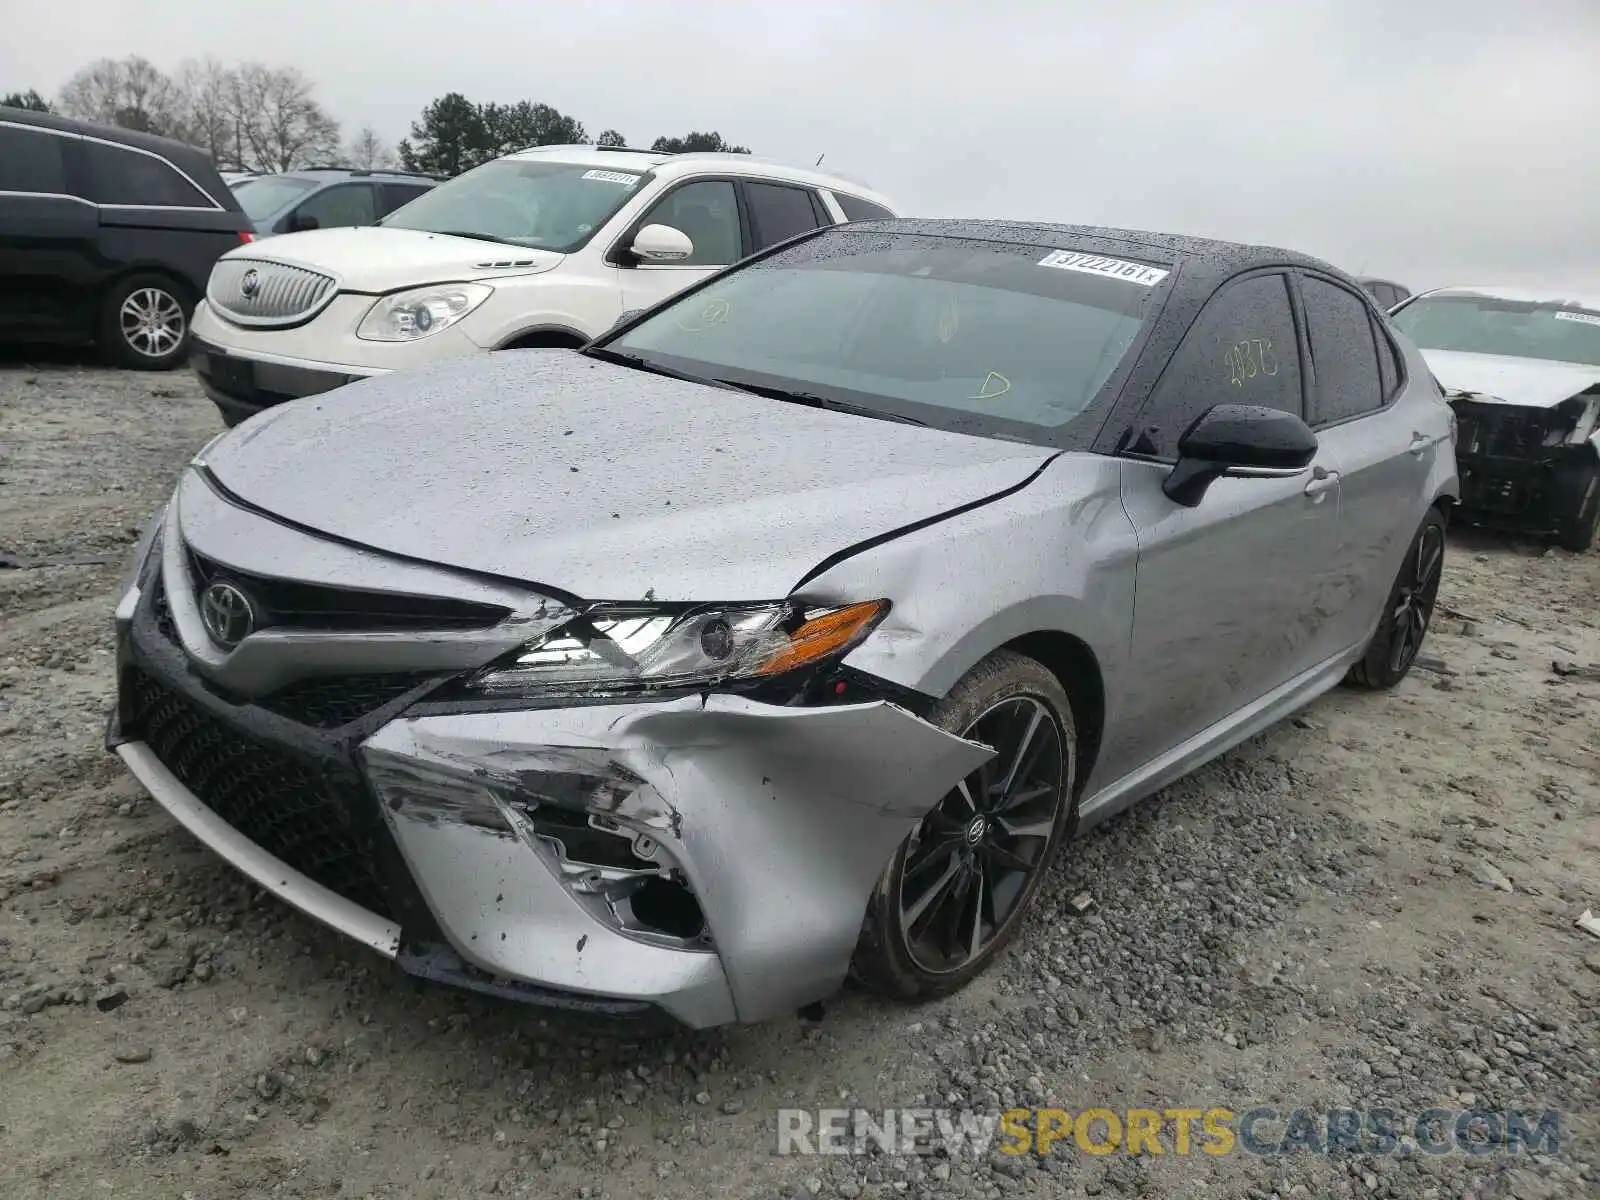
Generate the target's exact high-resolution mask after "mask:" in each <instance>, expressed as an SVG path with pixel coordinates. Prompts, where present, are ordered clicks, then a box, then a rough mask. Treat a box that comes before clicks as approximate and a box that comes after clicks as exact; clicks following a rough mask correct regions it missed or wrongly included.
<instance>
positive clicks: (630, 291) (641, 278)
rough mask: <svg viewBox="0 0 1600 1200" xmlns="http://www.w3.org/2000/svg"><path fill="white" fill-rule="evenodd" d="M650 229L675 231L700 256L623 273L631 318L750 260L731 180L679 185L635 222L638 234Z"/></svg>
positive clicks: (624, 295)
mask: <svg viewBox="0 0 1600 1200" xmlns="http://www.w3.org/2000/svg"><path fill="white" fill-rule="evenodd" d="M646 225H669V226H671V227H672V228H673V229H676V230H678V231H679V232H680V233H683V234H685V235H686V236H687V237H688V238H689V240H690V241H691V242H692V243H693V244H694V252H693V253H692V254H690V255H689V257H688V258H687V259H686V260H684V261H683V262H681V263H671V264H654V263H644V264H640V265H638V266H629V267H624V268H622V269H621V271H620V275H621V277H622V307H623V311H625V312H632V311H634V310H636V309H641V308H650V307H652V306H653V305H655V304H658V303H659V302H661V301H662V300H665V299H666V298H667V297H668V296H671V295H673V294H674V293H676V292H680V291H682V290H683V289H684V288H686V287H688V286H689V285H690V284H694V283H698V282H699V281H700V280H702V279H704V278H706V276H708V275H711V274H713V273H714V272H716V271H718V270H721V269H722V268H723V267H725V266H728V265H730V264H731V263H736V262H738V261H739V260H740V259H741V258H743V257H744V255H745V249H744V247H745V238H744V231H743V227H742V224H741V222H740V220H739V198H738V194H737V193H736V192H735V190H734V185H733V183H732V182H731V181H730V180H726V179H695V180H690V181H689V182H687V183H681V184H679V185H677V186H676V187H674V188H672V189H670V190H669V191H667V192H666V193H665V194H663V195H662V197H661V198H660V199H659V200H657V201H656V202H655V204H653V205H651V206H650V208H649V209H648V210H647V211H646V212H645V214H644V216H642V217H640V218H639V219H638V220H637V221H635V222H634V225H633V231H634V232H637V231H638V230H639V229H641V228H643V227H644V226H646Z"/></svg>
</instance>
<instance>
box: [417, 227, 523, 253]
mask: <svg viewBox="0 0 1600 1200" xmlns="http://www.w3.org/2000/svg"><path fill="white" fill-rule="evenodd" d="M428 232H429V233H437V234H438V235H439V236H440V237H459V238H471V239H472V240H473V241H475V242H493V243H494V244H495V245H497V246H516V245H517V243H516V242H508V241H506V239H505V238H497V237H495V236H494V235H493V234H488V233H474V232H473V231H472V230H470V229H430V230H429V231H428ZM522 248H523V247H518V249H522Z"/></svg>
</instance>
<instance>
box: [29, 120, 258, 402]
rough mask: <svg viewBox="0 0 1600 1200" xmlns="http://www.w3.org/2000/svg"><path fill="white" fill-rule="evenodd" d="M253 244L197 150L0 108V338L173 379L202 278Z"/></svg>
mask: <svg viewBox="0 0 1600 1200" xmlns="http://www.w3.org/2000/svg"><path fill="white" fill-rule="evenodd" d="M254 238H255V232H254V229H253V227H252V226H251V224H250V219H249V218H248V217H247V216H245V214H244V212H243V210H242V209H240V207H239V202H238V201H237V200H236V199H235V198H234V195H233V193H232V192H231V191H230V190H229V189H228V187H227V185H226V184H224V183H223V182H222V177H221V176H220V175H218V174H217V169H216V167H215V166H213V165H212V162H211V158H210V156H208V155H207V154H206V153H205V152H204V151H201V150H197V149H195V148H194V147H193V146H186V145H184V144H183V143H181V142H174V141H169V140H168V139H166V138H159V137H153V136H151V135H149V134H144V133H134V132H132V131H130V130H126V129H114V128H109V127H106V126H102V125H90V124H87V123H85V122H83V121H69V120H67V119H65V118H63V117H57V116H52V115H51V114H48V113H37V112H26V111H24V110H22V109H16V108H0V339H5V340H11V341H20V342H44V341H51V342H94V343H97V344H98V345H99V346H100V347H101V348H102V350H103V352H104V353H105V354H106V355H107V356H108V357H110V358H111V359H112V360H113V361H114V362H116V363H117V364H119V365H121V366H125V367H139V368H144V369H149V370H161V369H165V368H168V367H175V366H177V365H179V364H180V363H182V362H183V361H184V359H185V357H186V355H187V352H188V346H189V315H190V313H191V312H193V311H194V305H195V301H196V300H198V299H199V298H200V297H201V296H203V295H205V288H206V280H207V279H208V278H209V277H210V275H211V265H212V264H213V263H214V262H216V261H217V258H218V257H219V256H221V255H222V254H224V253H225V252H227V251H229V250H232V249H233V248H234V247H236V246H238V245H239V244H240V243H241V242H249V241H253V240H254Z"/></svg>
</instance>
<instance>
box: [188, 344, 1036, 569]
mask: <svg viewBox="0 0 1600 1200" xmlns="http://www.w3.org/2000/svg"><path fill="white" fill-rule="evenodd" d="M1055 453H1056V451H1053V450H1051V449H1048V448H1045V447H1040V446H1031V445H1025V444H1022V443H1018V442H1009V441H1000V440H995V439H989V438H979V437H969V436H966V435H963V434H955V433H946V432H942V431H938V430H932V429H925V428H922V427H919V426H914V425H904V424H898V423H894V422H889V421H880V420H875V419H872V418H868V417H858V416H851V415H848V414H843V413H836V412H827V411H824V410H820V409H816V408H808V407H805V406H802V405H799V404H793V403H787V402H784V401H781V400H771V399H766V398H762V397H759V396H753V395H750V394H748V393H744V392H737V391H731V390H728V389H725V388H720V387H713V386H710V385H706V384H700V383H695V382H690V381H685V380H679V379H671V378H667V377H665V376H661V375H652V374H648V373H646V372H643V371H638V370H634V369H632V368H629V367H625V366H620V365H616V364H611V363H605V362H601V361H598V360H596V359H592V358H587V357H585V356H583V355H580V354H578V353H576V352H574V351H570V350H518V351H502V352H500V353H498V354H494V355H486V356H484V357H483V358H474V359H471V360H467V361H460V362H454V363H447V364H442V365H440V366H437V367H433V368H428V369H425V370H420V371H408V372H396V373H394V374H390V375H383V376H377V377H374V378H372V379H366V380H361V381H358V382H356V383H352V384H348V385H346V386H345V387H342V388H339V389H337V390H335V391H332V392H325V393H323V394H321V395H319V396H312V397H308V398H306V399H304V400H298V401H293V402H291V403H288V404H284V405H281V406H279V407H277V408H274V409H271V410H269V411H268V412H266V413H264V414H263V415H261V416H258V417H256V418H253V419H252V420H250V421H248V422H246V423H245V424H243V425H241V426H240V427H239V428H238V429H236V430H234V431H233V432H231V433H229V434H226V435H224V436H223V437H222V438H221V439H220V440H219V441H218V442H217V443H215V444H214V445H213V446H212V447H210V448H209V449H208V450H207V452H206V454H205V462H206V466H207V468H208V469H209V470H210V472H211V474H212V476H213V477H214V478H215V479H216V480H217V482H218V483H220V484H221V485H222V487H223V488H224V489H226V490H227V491H228V492H231V493H233V495H234V496H235V497H237V498H238V499H239V500H242V501H243V502H245V503H246V504H249V505H252V506H254V507H256V508H259V509H262V510H265V511H266V512H268V513H271V514H274V515H276V516H278V517H280V518H284V519H287V520H289V521H292V522H294V523H296V524H298V525H301V526H304V527H306V528H308V529H311V530H313V531H317V532H321V533H324V534H329V535H333V536H335V537H339V538H341V539H345V540H347V541H351V542H355V543H358V544H360V545H362V546H366V547H370V548H372V549H376V550H382V551H388V552H390V553H394V554H401V555H406V556H409V557H411V558H414V559H422V560H426V561H428V562H432V563H437V564H440V565H445V566H451V567H456V568H462V569H466V570H471V571H477V572H484V573H488V574H493V575H497V576H501V577H505V578H510V579H515V580H519V581H522V582H526V583H530V584H534V585H543V586H545V587H548V588H551V589H554V590H556V591H558V592H565V593H569V594H571V595H575V596H578V597H582V598H584V599H588V600H640V599H655V600H661V601H682V600H701V601H722V600H726V601H732V600H771V599H778V598H782V597H783V596H786V595H788V594H789V592H790V591H792V590H793V589H794V588H795V587H796V585H797V584H798V583H799V582H800V581H801V579H802V578H803V577H805V576H806V574H807V573H808V572H809V571H811V570H812V568H814V567H816V566H817V565H818V564H820V563H821V562H822V561H823V560H824V559H826V558H828V557H829V556H831V555H834V554H837V553H838V552H840V551H843V550H846V549H847V548H849V547H851V546H854V545H856V544H858V543H860V542H863V541H867V540H870V539H876V538H880V537H882V536H883V535H886V534H891V533H893V532H894V531H896V530H900V529H903V528H904V527H905V526H908V525H912V524H916V523H919V522H925V521H929V520H932V519H934V518H937V517H938V516H940V515H941V514H944V513H948V512H950V511H951V510H952V509H956V508H959V507H962V506H965V505H971V504H974V503H978V502H982V501H983V500H985V499H987V498H990V497H993V496H995V495H996V494H997V493H1000V492H1004V491H1006V490H1008V489H1012V488H1015V487H1017V486H1020V485H1021V484H1023V483H1025V482H1026V481H1027V480H1028V479H1029V478H1030V477H1031V476H1032V475H1033V474H1035V473H1036V472H1037V470H1038V469H1039V468H1040V467H1041V466H1042V465H1043V464H1044V463H1046V462H1048V461H1049V460H1050V459H1051V458H1052V457H1054V455H1055ZM935 569H936V568H935Z"/></svg>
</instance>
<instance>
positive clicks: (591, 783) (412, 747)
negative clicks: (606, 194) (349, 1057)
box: [109, 221, 1457, 1026]
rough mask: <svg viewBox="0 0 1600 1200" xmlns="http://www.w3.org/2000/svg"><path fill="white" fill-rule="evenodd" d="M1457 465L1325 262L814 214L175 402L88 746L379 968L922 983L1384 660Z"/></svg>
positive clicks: (693, 993) (677, 995)
mask: <svg viewBox="0 0 1600 1200" xmlns="http://www.w3.org/2000/svg"><path fill="white" fill-rule="evenodd" d="M1456 495H1457V481H1456V468H1455V460H1454V454H1453V447H1452V424H1451V419H1450V414H1449V409H1448V407H1447V406H1446V404H1445V403H1444V401H1443V399H1442V398H1441V396H1440V393H1439V391H1438V388H1437V386H1436V385H1435V384H1434V382H1433V380H1432V379H1431V377H1430V376H1429V374H1428V371H1427V369H1426V367H1425V366H1424V364H1423V362H1422V360H1421V359H1420V357H1419V356H1418V352H1417V351H1416V349H1415V348H1414V347H1413V346H1412V345H1411V344H1410V343H1409V342H1407V341H1406V340H1404V339H1403V338H1401V337H1398V336H1396V334H1395V333H1394V331H1393V330H1392V328H1391V327H1390V326H1389V324H1388V322H1387V320H1386V318H1385V317H1384V316H1383V315H1382V314H1381V313H1380V312H1379V311H1378V310H1377V309H1375V308H1374V307H1373V305H1372V302H1371V301H1370V299H1369V298H1368V297H1367V295H1366V294H1365V293H1364V292H1363V291H1362V290H1361V288H1360V287H1359V286H1358V285H1357V284H1356V283H1355V282H1354V281H1353V280H1352V279H1350V278H1348V277H1347V276H1345V275H1343V274H1341V273H1340V272H1338V271H1336V270H1334V269H1333V268H1331V267H1329V266H1326V265H1325V264H1322V263H1320V262H1317V261H1315V260H1312V259H1309V258H1305V257H1302V256H1299V255H1296V254H1292V253H1289V252H1285V251H1279V250H1272V249H1265V248H1261V247H1248V246H1240V245H1232V244H1224V243H1217V242H1208V241H1199V240H1193V239H1187V238H1181V237H1173V236H1165V235H1158V234H1144V233H1127V232H1121V231H1115V230H1107V229H1090V228H1077V227H1066V226H1043V225H1014V224H993V223H969V222H922V221H884V222H871V223H860V224H852V225H849V226H840V227H836V228H827V229H822V230H819V231H816V232H814V233H811V234H807V235H803V236H802V237H800V238H797V239H794V240H792V241H790V242H787V243H784V244H782V245H780V246H778V247H776V248H774V249H773V250H771V251H768V252H765V253H763V254H761V255H758V256H757V257H755V258H753V259H750V260H747V261H745V262H744V263H742V264H740V265H738V266H736V267H734V268H731V269H729V270H727V271H725V272H723V273H721V274H719V275H717V276H715V277H713V278H711V279H710V280H708V281H706V282H705V283H704V284H702V285H700V286H698V287H695V288H693V289H692V290H690V291H688V292H686V293H682V294H680V295H679V297H678V298H676V299H674V300H670V301H667V302H665V303H663V304H661V305H658V306H657V307H655V308H653V309H651V310H648V311H646V312H644V313H642V314H639V315H636V316H634V317H632V318H631V319H628V320H626V321H625V322H624V323H623V324H622V325H620V326H619V327H618V328H617V329H615V330H613V331H612V332H611V333H609V334H607V335H606V336H604V337H602V338H600V339H598V340H597V341H596V342H594V343H592V344H591V345H590V346H589V347H587V348H585V349H584V350H582V351H579V352H574V351H565V350H548V351H546V350H528V351H516V352H508V353H504V354H498V355H494V356H489V357H486V358H485V359H483V360H482V361H474V362H471V363H459V364H451V365H447V366H442V367H439V368H436V369H433V370H429V371H423V372H417V373H411V374H396V375H389V376H384V377H379V378H373V379H369V380H365V381H362V382H358V383H354V384H351V385H349V386H347V387H344V388H341V389H339V390H337V391H334V392H330V393H327V394H324V395H321V396H317V397H313V398H309V399H305V400H301V401H296V402H294V403H290V404H285V405H282V406H279V407H275V408H273V409H272V410H270V411H268V412H267V413H265V414H263V415H261V416H259V417H256V418H254V419H252V420H250V421H248V422H246V423H244V424H243V425H241V426H240V427H238V428H237V429H235V430H232V431H230V432H229V433H227V434H224V435H223V436H221V437H219V438H218V439H217V440H215V441H213V442H212V443H211V444H210V445H208V446H207V447H206V448H205V449H204V450H203V451H202V452H201V453H200V454H199V455H197V456H196V457H195V459H194V460H193V461H192V462H191V463H190V464H189V465H188V467H187V468H186V469H185V471H184V472H183V474H182V477H181V479H180V480H179V481H178V484H177V488H176V491H175V492H174V494H173V496H172V499H171V501H170V502H169V503H168V505H167V506H166V507H165V509H164V510H163V512H162V513H161V514H159V515H158V517H157V519H155V520H154V521H152V523H151V525H150V527H149V529H148V530H147V532H146V535H145V537H144V538H143V539H142V540H141V542H140V545H139V547H138V549H137V551H136V553H135V556H134V560H133V562H132V563H131V565H130V567H129V571H128V577H127V580H126V586H125V589H124V591H123V594H122V597H121V601H120V604H119V606H118V609H117V615H116V620H117V629H118V644H119V673H120V674H119V696H118V702H117V706H116V711H115V713H114V715H113V718H112V722H111V727H110V731H109V743H110V745H111V746H112V747H113V748H114V749H115V750H116V752H117V753H118V754H120V755H121V757H122V758H123V760H124V761H125V762H126V764H127V766H128V767H129V768H130V769H131V770H132V771H133V773H134V774H135V775H136V776H138V778H139V779H140V780H141V781H142V782H143V784H144V785H145V787H146V788H148V790H149V791H150V792H151V794H152V795H154V796H155V797H156V799H158V800H159V801H160V802H161V803H162V804H163V805H164V806H165V807H166V808H167V809H168V810H169V811H170V812H171V813H172V814H173V815H174V816H175V817H176V818H177V819H178V820H179V821H180V822H181V823H182V824H183V825H185V826H186V827H187V828H188V829H189V830H190V831H192V832H193V833H194V834H195V835H196V836H197V837H198V838H199V839H200V840H201V841H202V842H204V843H205V844H206V845H208V846H209V847H211V848H212V849H213V850H214V851H215V852H216V853H217V854H219V855H220V856H222V857H223V858H224V859H226V860H227V861H228V862H229V863H231V864H233V866H235V867H236V868H237V869H239V870H240V871H242V872H243V873H244V874H246V875H248V876H249V877H250V878H251V879H253V880H254V881H255V882H256V883H257V884H259V885H260V886H261V887H262V888H264V889H266V890H268V891H270V892H272V893H274V894H276V895H277V896H279V897H281V898H282V899H283V900H285V901H286V902H288V903H289V904H291V905H294V906H296V907H298V908H300V909H302V910H303V911H305V912H306V913H309V914H310V915H311V916H313V917H315V918H317V919H319V920H321V921H323V922H325V923H326V924H328V925H330V926H332V927H333V928H334V929H337V930H340V931H342V932H344V933H346V934H348V935H350V936H352V937H354V938H357V939H359V940H360V941H362V942H364V943H366V944H367V945H368V946H370V947H371V948H372V949H374V950H376V951H378V952H380V953H382V954H384V955H387V956H389V957H390V958H392V959H394V960H396V961H397V962H398V964H399V966H400V967H401V968H403V969H404V970H405V971H407V972H410V973H412V974H414V975H417V976H421V977H425V978H430V979H435V980H440V981H445V982H449V983H453V984H456V985H460V986H465V987H470V988H476V989H478V990H481V991H485V992H491V993H495V994H499V995H503V996H507V997H513V998H520V999H524V1000H528V1001H531V1002H534V1003H540V1004H548V1005H557V1006H567V1007H572V1008H579V1009H587V1010H593V1011H602V1012H611V1013H618V1014H622V1013H630V1012H636V1011H642V1010H647V1009H659V1010H665V1011H666V1012H668V1013H670V1014H672V1015H673V1016H675V1017H676V1018H678V1019H679V1020H681V1021H683V1022H685V1023H687V1024H690V1025H693V1026H709V1025H717V1024H721V1023H726V1022H733V1021H759V1020H763V1019H767V1018H770V1017H772V1016H774V1015H777V1014H781V1013H783V1012H786V1011H794V1010H795V1009H797V1008H800V1007H803V1006H805V1005H807V1004H809V1003H812V1002H814V1001H817V1000H819V999H821V998H824V997H826V996H828V995H829V994H830V993H832V992H834V991H835V990H836V989H838V988H839V987H840V986H841V984H842V983H843V982H844V981H845V979H846V978H847V977H849V976H852V975H853V976H854V977H856V978H857V979H859V980H861V981H864V982H865V983H866V984H868V985H870V986H872V987H874V988H876V989H878V990H880V991H882V992H884V993H887V994H889V995H891V996H894V997H899V998H902V999H907V1000H914V999H918V998H923V997H930V996H936V995H940V994H944V993H947V992H949V991H952V990H954V989H955V988H958V987H960V986H961V985H963V984H964V983H966V982H967V981H968V980H970V979H972V978H973V977H974V976H975V975H976V974H978V973H979V972H980V971H982V970H983V969H984V968H985V967H986V966H987V965H988V964H989V963H991V962H992V961H993V960H994V958H995V956H996V955H997V954H998V953H1000V952H1001V950H1002V949H1003V948H1004V946H1005V945H1006V943H1007V942H1008V941H1009V940H1010V939H1011V938H1012V937H1013V936H1014V935H1015V934H1016V933H1017V931H1018V928H1019V925H1020V924H1021V923H1022V922H1023V919H1024V915H1025V914H1026V913H1027V912H1028V910H1029V908H1030V903H1031V902H1032V901H1033V899H1034V897H1035V895H1036V893H1037V891H1038V888H1039V885H1040V881H1041V877H1042V876H1043V874H1044V872H1045V871H1046V869H1047V868H1048V866H1049V865H1050V863H1051V861H1052V859H1054V858H1056V857H1057V851H1058V850H1060V849H1061V848H1062V847H1063V845H1064V844H1066V843H1068V842H1069V841H1070V839H1072V838H1073V837H1074V836H1075V835H1077V834H1078V833H1080V832H1081V831H1083V830H1085V829H1087V828H1088V827H1090V826H1091V825H1093V824H1094V823H1095V822H1098V821H1100V820H1103V819H1104V818H1106V817H1107V816H1109V815H1111V814H1113V813H1115V812H1117V811H1118V810H1120V809H1122V808H1124V807H1126V806H1127V805H1128V804H1129V803H1131V802H1132V801H1134V800H1135V799H1137V798H1138V797H1140V796H1142V795H1146V794H1148V793H1151V792H1153V791H1155V790H1157V789H1158V788H1160V787H1162V786H1163V785H1164V784H1166V783H1168V782H1170V781H1171V780H1173V779H1176V778H1177V777H1179V776H1180V775H1183V774H1184V773H1186V772H1188V771H1190V770H1192V769H1193V768H1194V767H1196V766H1197V765H1199V764H1200V763H1202V762H1204V761H1206V760H1207V759H1210V758H1212V757H1214V756H1215V755H1217V754H1219V753H1221V752H1222V751H1223V750H1225V749H1227V748H1228V747H1230V746H1233V745H1235V744H1237V743H1238V742H1239V741H1241V740H1242V739H1244V738H1246V737H1248V736H1249V735H1251V734H1252V733H1255V732H1256V731H1258V730H1261V729H1262V728H1264V727H1266V726H1267V725H1269V724H1270V723H1272V722H1274V721H1276V720H1278V719H1280V718H1281V717H1283V716H1284V715H1285V714H1288V713H1290V712H1292V711H1294V710H1295V709H1296V708H1299V707H1300V706H1302V705H1304V704H1306V703H1307V702H1308V701H1310V700H1311V699H1312V698H1313V697H1315V696H1317V695H1318V694H1319V693H1321V692H1323V691H1325V690H1326V689H1328V688H1330V687H1332V686H1334V685H1335V684H1337V683H1338V682H1339V681H1340V680H1341V679H1342V678H1345V677H1346V676H1349V677H1350V678H1352V679H1353V680H1354V681H1355V682H1357V683H1360V684H1364V685H1367V686H1371V687H1389V686H1392V685H1394V684H1395V683H1396V682H1398V681H1399V680H1400V679H1401V678H1402V677H1403V676H1404V675H1405V674H1406V672H1407V670H1408V669H1409V668H1410V666H1411V664H1412V661H1413V660H1414V658H1415V656H1416V654H1417V651H1418V649H1419V647H1420V645H1421V642H1422V638H1423V635H1424V634H1425V633H1426V631H1427V627H1428V621H1429V617H1430V615H1431V613H1432V609H1433V605H1434V598H1435V595H1436V592H1437V589H1438V586H1439V572H1440V569H1441V565H1442V562H1443V554H1444V537H1443V533H1444V522H1445V516H1446V514H1447V512H1448V510H1449V507H1450V504H1451V502H1452V500H1453V499H1454V497H1455V496H1456ZM1040 916H1041V919H1044V920H1053V919H1058V918H1057V917H1056V915H1055V914H1040Z"/></svg>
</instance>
